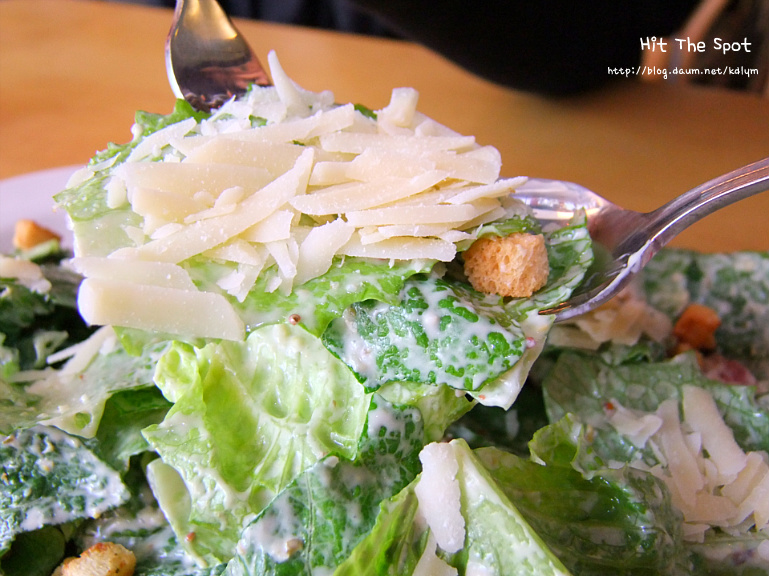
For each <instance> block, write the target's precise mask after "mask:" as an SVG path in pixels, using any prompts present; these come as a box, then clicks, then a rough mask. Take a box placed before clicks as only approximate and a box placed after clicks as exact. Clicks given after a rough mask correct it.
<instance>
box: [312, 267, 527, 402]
mask: <svg viewBox="0 0 769 576" xmlns="http://www.w3.org/2000/svg"><path fill="white" fill-rule="evenodd" d="M525 341H526V338H525V336H524V334H523V331H522V330H521V328H520V327H519V326H518V325H517V324H516V322H515V321H514V320H513V319H512V318H509V317H508V316H507V314H506V312H505V308H504V305H503V302H502V298H500V297H499V296H492V295H488V294H482V293H480V292H476V291H474V290H472V288H470V287H469V286H467V285H465V284H461V283H458V282H452V281H449V280H444V279H440V278H436V277H435V276H427V277H419V278H415V279H411V280H409V281H408V282H407V283H406V285H405V286H404V288H403V291H402V292H401V294H400V297H399V298H398V302H397V304H392V305H389V304H386V303H380V302H375V301H371V300H369V301H366V302H361V303H358V304H355V305H353V306H352V308H351V309H350V310H349V311H348V312H347V313H346V315H345V316H344V317H343V318H340V319H338V320H336V321H334V322H333V323H332V324H331V326H330V327H329V329H328V330H327V331H326V332H325V333H324V334H323V342H324V343H325V344H326V346H327V347H328V348H329V349H330V350H331V351H332V352H333V353H334V354H336V355H337V356H339V357H340V358H341V359H342V360H343V361H344V362H345V363H346V364H347V365H348V366H350V368H351V369H352V370H353V371H354V372H355V374H356V375H357V377H358V378H359V379H360V381H361V382H363V383H364V384H365V385H366V386H367V389H369V390H376V389H377V388H378V387H379V386H381V385H383V384H387V383H389V382H399V381H412V382H418V383H420V384H446V385H448V386H451V387H452V388H456V389H458V390H479V389H480V388H482V387H483V385H484V384H486V382H488V381H489V380H490V379H492V378H496V377H497V376H498V375H499V374H501V373H503V372H506V371H507V370H509V369H510V368H511V367H512V366H513V365H514V364H515V363H516V362H517V361H518V360H519V359H520V357H521V356H522V355H523V350H524V347H525Z"/></svg>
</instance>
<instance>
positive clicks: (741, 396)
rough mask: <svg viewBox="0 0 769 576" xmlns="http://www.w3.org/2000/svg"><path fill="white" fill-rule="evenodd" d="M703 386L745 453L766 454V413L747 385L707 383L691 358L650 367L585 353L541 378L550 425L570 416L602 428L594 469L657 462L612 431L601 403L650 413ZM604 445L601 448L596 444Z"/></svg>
mask: <svg viewBox="0 0 769 576" xmlns="http://www.w3.org/2000/svg"><path fill="white" fill-rule="evenodd" d="M687 384H688V385H694V386H699V387H701V388H705V389H706V390H708V392H710V393H711V395H712V396H713V398H714V399H715V401H716V405H717V406H718V409H719V411H720V412H721V414H722V416H723V418H724V421H725V422H726V423H727V424H728V425H729V427H730V428H731V429H732V430H733V431H734V438H735V440H736V441H737V443H738V444H739V445H740V446H741V447H742V449H743V450H745V451H751V450H764V451H769V410H768V409H767V408H766V407H765V406H763V405H762V404H761V403H760V402H758V400H757V399H756V389H755V388H754V387H751V386H732V385H727V384H723V383H721V382H716V381H713V380H708V379H707V378H705V377H704V376H703V375H702V372H701V370H700V369H699V366H698V365H697V362H696V358H695V357H694V356H693V355H680V356H677V357H675V358H674V359H672V360H668V361H663V362H654V363H630V364H622V365H619V366H617V365H611V364H607V363H605V362H604V361H603V360H602V359H601V358H600V357H598V356H595V355H590V354H577V353H565V354H563V355H562V356H561V357H560V358H559V359H558V362H557V363H556V365H555V366H554V368H553V370H552V371H551V372H550V374H549V375H548V377H547V378H546V379H545V381H544V383H543V386H544V392H545V402H546V406H547V410H548V414H549V417H550V419H551V421H556V420H559V419H560V418H562V417H563V416H565V415H566V414H574V415H576V416H577V417H578V418H579V419H580V420H581V421H583V422H590V423H591V424H592V425H594V426H595V427H596V428H600V429H601V430H606V432H607V433H606V434H599V435H598V436H597V438H596V444H595V446H594V453H595V457H596V465H605V463H606V462H608V461H609V460H612V459H613V460H617V461H621V462H631V461H633V460H634V459H638V458H641V459H643V460H644V461H646V462H647V463H651V464H652V465H653V464H654V463H656V462H657V459H656V457H655V456H654V454H653V453H652V451H651V449H648V448H645V449H641V448H637V447H635V446H634V445H633V444H632V443H631V442H630V441H629V440H627V439H626V438H624V437H623V436H621V435H620V434H618V433H616V432H615V431H614V429H613V428H612V427H611V425H609V424H608V422H607V421H606V419H605V416H604V414H605V404H606V402H610V401H612V400H615V401H618V402H619V403H620V404H621V405H622V406H624V407H625V408H628V409H633V410H638V411H640V412H654V411H655V410H657V408H658V407H659V405H660V404H661V403H662V401H663V400H665V399H667V398H677V399H679V400H680V399H681V398H682V396H683V387H684V386H685V385H687ZM600 443H605V445H600V447H599V444H600Z"/></svg>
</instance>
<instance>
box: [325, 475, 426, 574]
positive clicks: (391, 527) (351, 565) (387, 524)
mask: <svg viewBox="0 0 769 576" xmlns="http://www.w3.org/2000/svg"><path fill="white" fill-rule="evenodd" d="M418 505H419V503H418V501H417V497H416V494H415V493H414V486H413V483H412V484H410V485H409V486H407V487H406V488H404V489H403V490H401V491H400V492H399V493H398V494H397V495H395V496H394V497H392V498H390V499H389V500H385V501H384V502H382V504H381V507H380V511H379V516H377V520H376V523H375V524H374V527H373V528H372V529H371V532H369V534H368V536H366V537H365V538H364V539H363V540H362V541H361V542H360V544H358V545H357V546H356V547H355V548H354V549H353V551H352V552H351V553H350V555H349V556H348V557H347V559H346V560H345V561H344V562H342V564H340V565H339V567H338V568H337V569H336V570H335V571H334V576H401V575H403V574H411V573H412V572H413V571H414V568H416V565H417V563H418V562H419V558H420V557H421V556H422V553H423V552H424V547H425V538H424V537H423V534H422V531H421V530H420V526H419V523H418V522H417V509H418Z"/></svg>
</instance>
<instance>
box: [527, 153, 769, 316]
mask: <svg viewBox="0 0 769 576" xmlns="http://www.w3.org/2000/svg"><path fill="white" fill-rule="evenodd" d="M767 190H769V158H764V159H763V160H759V161H757V162H754V163H753V164H749V165H747V166H743V167H742V168H738V169H737V170H733V171H732V172H729V173H728V174H724V175H723V176H719V177H718V178H715V179H713V180H710V181H708V182H705V183H704V184H701V185H699V186H697V187H696V188H693V189H692V190H689V191H688V192H686V193H684V194H682V195H681V196H679V197H677V198H675V199H673V200H671V201H670V202H668V203H667V204H664V205H663V206H661V207H659V208H657V209H656V210H653V211H652V212H647V213H642V212H635V211H633V210H626V209H624V208H621V207H619V206H617V205H616V204H613V203H612V202H610V201H609V200H607V199H606V198H603V197H601V196H599V195H598V194H596V193H595V192H591V191H590V190H588V189H586V188H583V187H582V186H578V185H577V184H572V183H568V182H552V181H547V180H532V181H530V182H528V183H527V184H526V185H525V186H523V187H522V188H521V189H519V190H518V191H517V192H516V193H515V194H514V196H513V197H514V198H517V199H518V200H521V201H522V202H524V203H525V204H527V205H528V206H530V207H531V208H532V209H533V210H534V216H535V217H536V218H537V219H539V220H540V221H542V222H543V223H548V222H553V223H557V224H561V225H562V224H565V223H566V222H568V221H569V220H571V218H572V217H573V216H574V215H575V214H576V213H577V212H578V211H579V210H584V211H585V213H586V215H587V220H588V230H589V231H590V236H591V238H592V240H593V250H594V252H595V260H594V262H593V265H592V266H591V268H590V270H589V271H588V274H587V276H586V278H585V280H584V281H583V282H582V283H581V284H580V286H579V287H578V288H577V289H576V290H575V291H574V293H573V294H572V295H571V297H570V298H569V299H568V300H566V301H565V302H562V303H560V304H559V305H557V306H554V307H552V308H550V309H547V310H542V311H541V312H540V314H555V315H556V322H562V321H564V320H568V319H569V318H572V317H574V316H578V315H580V314H584V313H585V312H589V311H590V310H594V309H595V308H597V307H598V306H600V305H601V304H603V303H604V302H606V301H607V300H609V299H610V298H612V297H613V296H615V295H616V294H617V293H618V292H619V291H620V290H622V288H624V287H625V286H626V285H627V284H628V282H630V280H631V279H632V278H633V276H635V275H636V274H637V273H638V272H640V270H641V269H642V268H643V267H644V266H646V264H647V263H648V262H649V261H650V260H651V259H652V257H653V256H654V255H655V254H657V252H659V251H660V249H661V248H662V247H663V246H665V245H666V244H667V243H668V242H669V241H670V240H671V239H673V238H674V237H675V236H676V235H678V234H679V233H681V232H682V231H683V230H684V229H685V228H687V227H689V226H690V225H692V224H694V223H695V222H697V221H698V220H701V219H702V218H704V217H705V216H708V215H709V214H712V213H713V212H715V211H716V210H718V209H720V208H723V207H725V206H728V205H729V204H733V203H734V202H738V201H739V200H742V199H744V198H748V197H749V196H753V195H754V194H758V193H760V192H766V191H767Z"/></svg>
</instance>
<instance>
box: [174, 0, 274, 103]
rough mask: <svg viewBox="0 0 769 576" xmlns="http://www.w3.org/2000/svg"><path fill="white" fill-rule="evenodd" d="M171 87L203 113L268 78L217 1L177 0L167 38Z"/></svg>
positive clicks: (266, 80) (264, 82)
mask: <svg viewBox="0 0 769 576" xmlns="http://www.w3.org/2000/svg"><path fill="white" fill-rule="evenodd" d="M166 69H167V71H168V80H169V82H170V83H171V89H172V90H173V91H174V94H176V96H177V97H179V98H183V99H185V100H187V101H188V102H189V103H190V104H192V106H193V107H195V108H196V109H198V110H203V111H206V112H208V111H209V110H211V109H212V108H217V107H218V106H221V105H222V104H223V103H224V102H226V101H227V100H228V99H229V98H231V97H232V96H238V95H242V94H244V93H245V92H246V90H247V89H248V87H249V86H250V85H251V84H258V85H261V86H268V85H270V79H269V77H268V76H267V73H266V72H265V70H264V68H263V67H262V65H261V63H260V62H259V60H258V58H257V57H256V56H255V55H254V53H253V51H252V50H251V48H250V47H249V45H248V42H246V40H245V39H244V38H243V36H242V35H241V34H240V32H239V31H238V29H237V28H236V27H235V25H234V24H233V23H232V21H231V20H230V18H229V17H228V16H227V14H226V13H225V12H224V10H223V9H222V7H221V6H220V5H219V3H218V2H217V1H216V0H177V1H176V10H175V11H174V19H173V23H172V25H171V30H170V31H169V33H168V37H167V39H166Z"/></svg>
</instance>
